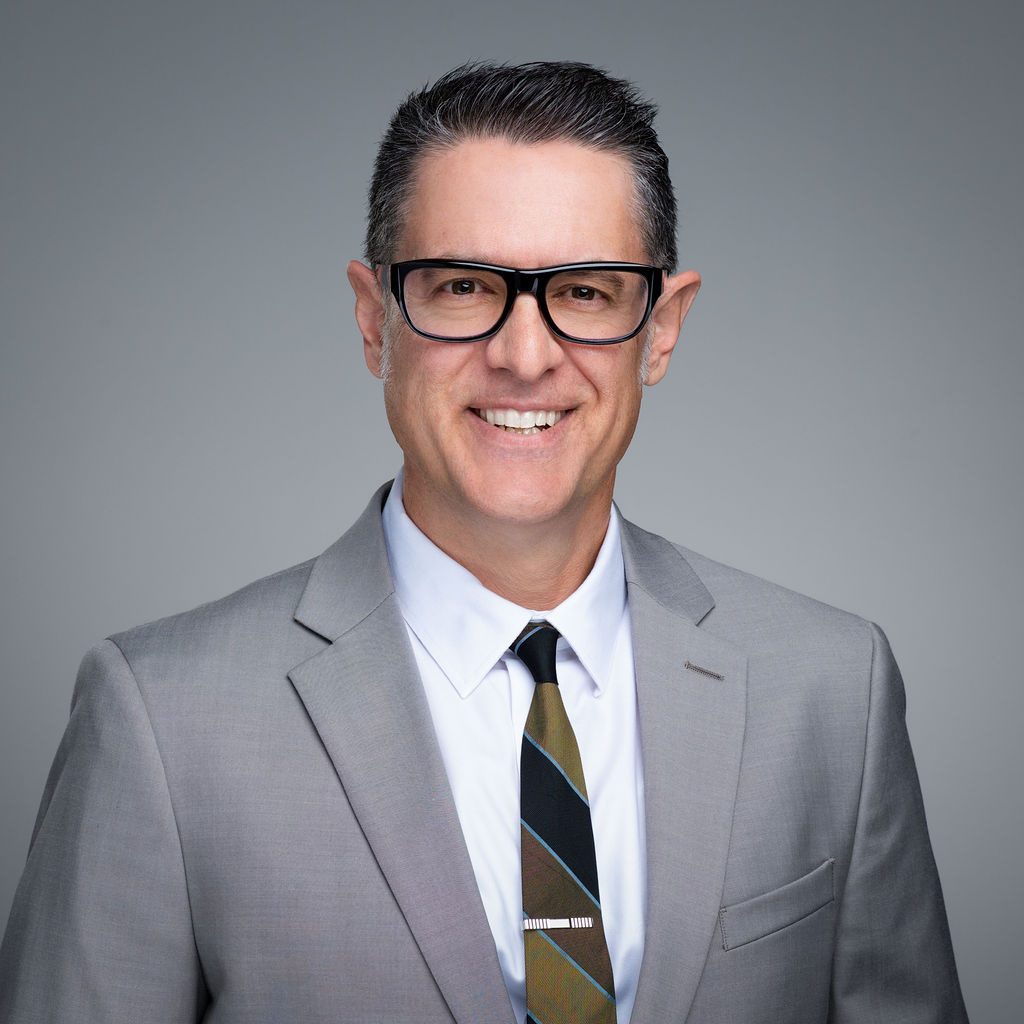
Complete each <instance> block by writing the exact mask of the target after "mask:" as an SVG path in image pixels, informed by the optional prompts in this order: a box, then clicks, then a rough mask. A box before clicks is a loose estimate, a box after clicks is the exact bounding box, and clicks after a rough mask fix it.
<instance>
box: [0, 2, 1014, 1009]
mask: <svg viewBox="0 0 1024 1024" xmlns="http://www.w3.org/2000/svg"><path fill="white" fill-rule="evenodd" d="M1022 42H1024V32H1022V16H1021V12H1020V7H1019V6H1015V5H1012V4H1010V3H1005V4H994V3H981V4H978V3H975V4H972V5H970V6H968V5H967V4H961V5H951V4H942V3H927V4H926V3H903V4H891V5H890V4H879V3H874V2H870V3H867V4H857V5H854V4H844V5H842V6H840V5H836V4H823V3H820V2H811V0H806V2H787V3H777V4H773V5H765V4H757V3H746V4H742V5H736V4H733V3H723V2H721V0H719V2H714V3H712V2H705V3H697V4H687V5H682V4H667V3H666V4H658V3H623V2H618V3H603V2H595V0H590V2H575V0H574V2H565V0H562V2H559V3H552V4H542V3H536V2H518V3H515V4H514V5H509V6H508V7H501V6H498V5H484V6H483V8H482V9H481V7H480V5H472V4H468V3H433V4H426V3H423V4H418V5H413V4H411V3H408V4H401V5H398V4H389V3H380V2H378V3H374V4H369V5H366V6H365V7H364V8H363V9H361V10H347V9H346V7H345V5H341V4H327V3H324V4H317V3H294V2H293V3H288V4H285V3H281V4H276V5H269V4H262V3H259V4H256V3H250V4H244V5H242V4H225V3H203V4H199V3H181V2H178V3H174V4H161V5H156V4H148V3H146V4H139V3H123V4H103V3H90V4H81V3H68V2H64V3H55V4H45V5H44V4H34V3H33V4H29V3H13V4H12V3H4V4H3V7H2V9H0V119H2V120H0V145H2V149H3V153H2V162H0V175H2V179H0V184H2V190H0V203H2V206H0V233H2V252H0V260H2V265H0V317H2V320H0V356H2V374H0V487H2V490H0V509H2V513H0V514H2V529H0V573H2V580H3V585H2V588H0V601H2V606H0V612H2V614H0V651H2V679H0V711H2V715H0V821H2V835H0V921H5V920H6V912H7V908H8V907H9V906H10V901H11V899H12V897H13V892H14V887H15V885H16V883H17V879H18V877H19V874H20V871H21V866H22V864H23V861H24V857H25V852H26V849H27V844H28V839H29V834H30V831H31V827H32V822H33V819H34V815H35V811H36V807H37V804H38V801H39V797H40V794H41V792H42V788H43V783H44V781H45V778H46V773H47V769H48V767H49V764H50V761H51V759H52V757H53V754H54V752H55V750H56V747H57V743H58V741H59V738H60V735H61V732H62V730H63V727H64V724H65V722H66V718H67V711H68V702H69V698H70V695H71V688H72V684H73V680H74V675H75V670H76V668H77V666H78V662H79V659H80V658H81V656H82V654H83V653H84V651H85V650H86V649H87V648H88V647H89V646H91V645H92V644H93V643H95V642H96V641H97V640H99V639H100V638H102V637H104V636H106V635H107V634H109V633H111V632H114V631H116V630H121V629H125V628H127V627H129V626H131V625H134V624H136V623H139V622H143V621H147V620H150V619H154V618H157V617H159V616H162V615H167V614H170V613H172V612H175V611H178V610H181V609H184V608H187V607H191V606H193V605H195V604H198V603H200V602H202V601H205V600H208V599H211V598H214V597H217V596H220V595H222V594H225V593H227V592H229V591H231V590H234V589H235V588H237V587H239V586H241V585H242V584H244V583H246V582H247V581H249V580H251V579H254V578H256V577H258V576H261V575H264V574H266V573H270V572H272V571H275V570H277V569H280V568H283V567H285V566H287V565H290V564H293V563H295V562H298V561H301V560H303V559H305V558H308V557H310V556H312V555H315V554H317V553H319V552H320V551H321V550H322V549H323V548H325V547H326V546H327V545H328V544H329V543H330V542H331V541H332V540H334V538H335V537H336V536H337V535H339V534H340V533H341V532H342V531H343V530H344V529H345V528H347V526H348V525H349V523H350V522H351V521H352V519H353V518H354V517H355V516H356V515H357V513H358V512H359V511H360V510H361V509H362V508H363V506H364V504H365V502H366V500H367V499H368V497H369V495H370V493H371V491H372V489H373V488H374V487H375V486H376V485H377V484H379V483H380V482H381V481H382V480H384V479H385V478H386V477H387V476H388V475H390V474H392V473H393V472H394V470H395V469H396V468H397V466H398V464H399V453H398V450H397V448H396V447H395V445H394V443H393V441H392V438H391V435H390V433H389V432H388V429H387V424H386V421H385V418H384V413H383V409H382V403H381V397H380V388H379V384H378V383H377V382H376V381H375V380H373V379H372V378H371V377H370V376H369V375H368V374H367V372H366V370H365V368H364V365H363V361H362V355H361V349H360V343H359V338H358V335H357V332H356V330H355V328H354V324H353V320H352V313H351V306H352V298H351V295H350V292H349V290H348V285H347V283H346V281H345V278H344V272H343V271H344V264H345V261H346V260H347V258H348V257H350V256H352V255H357V254H358V253H359V252H360V251H361V241H362V230H363V197H364V194H365V187H366V182H367V179H368V175H369V170H370V164H371V159H372V155H373V152H374V148H375V145H376V143H377V141H378V139H379V136H380V133H381V132H382V130H383V128H384V125H385V123H386V119H387V118H388V116H389V115H390V113H391V111H392V110H393V108H394V106H395V105H396V104H397V103H398V102H399V101H400V100H401V98H402V97H403V96H404V95H405V94H406V93H407V92H408V91H409V90H411V89H413V88H415V87H418V86H419V85H420V84H422V83H423V82H425V81H427V80H428V79H432V78H434V77H436V76H437V75H438V74H439V73H440V72H441V71H443V70H445V69H447V68H448V67H450V66H451V65H453V64H456V63H460V62H461V61H463V60H465V59H467V58H470V57H491V58H498V59H506V60H529V59H538V58H574V59H581V60H587V61H591V62H593V63H597V64H599V65H602V66H605V67H607V68H608V69H609V70H611V71H612V72H613V73H615V74H618V75H621V76H625V77H628V78H631V79H633V80H635V81H636V82H637V83H638V84H639V85H640V86H641V87H642V88H643V89H644V90H645V91H646V92H648V93H649V94H650V95H651V96H653V97H654V98H655V99H656V100H658V101H659V102H660V104H661V106H662V112H661V115H660V117H659V121H658V126H659V129H660V133H661V137H662V140H663V143H664V145H665V148H666V150H667V151H668V153H669V156H670V159H671V165H672V170H673V177H674V180H675V183H676V188H677V191H678V193H679V197H680V212H681V235H680V239H681V254H682V262H683V264H684V265H686V266H693V267H696V268H697V269H699V270H700V271H702V272H703V274H704V276H705V285H704V289H703V290H702V292H701V294H700V297H699V298H698V300H697V304H696V306H695V308H694V311H693V313H692V314H691V319H690V320H689V321H688V323H687V326H686V329H685V331H684V335H683V340H682V342H681V345H680V347H679V349H678V350H677V353H676V356H675V360H674V362H673V366H672V370H671V372H670V374H669V377H668V379H667V380H666V381H665V382H664V383H663V384H662V385H660V386H659V387H657V388H655V389H652V390H651V391H649V392H648V394H647V398H646V404H645V406H644V412H643V416H642V418H641V423H640V428H639V430H638V434H637V437H636V439H635V440H634V444H633V448H632V450H631V451H630V453H629V454H628V455H627V457H626V459H625V461H624V463H623V465H622V468H621V472H620V478H619V487H618V501H619V504H620V507H621V508H622V509H623V511H624V512H625V513H626V514H627V515H628V516H629V517H631V518H633V519H636V520H638V521H639V522H640V523H642V524H643V525H645V526H647V527H648V528H650V529H653V530H656V531H658V532H660V533H663V534H666V535H668V536H669V537H671V538H673V539H674V540H678V541H680V542H682V543H684V544H687V545H689V546H690V547H692V548H695V549H697V550H699V551H701V552H703V553H705V554H707V555H710V556H712V557H714V558H718V559H720V560H721V561H724V562H727V563H730V564H733V565H737V566H740V567H741V568H744V569H747V570H749V571H751V572H754V573H756V574H758V575H760V576H765V577H768V578H769V579H772V580H775V581H778V582H780V583H783V584H785V585H787V586H789V587H792V588H794V589H796V590H799V591H802V592H804V593H807V594H811V595H813V596H814V597H817V598H819V599H821V600H823V601H827V602H829V603H830V604H835V605H839V606H840V607H843V608H847V609H850V610H852V611H855V612H857V613H859V614H862V615H864V616H867V617H869V618H871V619H874V620H875V621H877V622H879V623H880V624H881V625H882V627H883V628H884V629H885V630H886V632H887V634H888V636H889V638H890V640H891V642H892V646H893V649H894V651H895V653H896V657H897V660H898V661H899V663H900V666H901V668H902V670H903V675H904V678H905V681H906V685H907V691H908V698H909V711H908V717H909V724H910V730H911V737H912V739H913V742H914V747H915V750H916V753H917V759H918V765H919V770H920V774H921V779H922V785H923V789H924V796H925V802H926V805H927V810H928V815H929V821H930V825H931V833H932V840H933V844H934V848H935V854H936V858H937V860H938V864H939V869H940V873H941V875H942V879H943V883H944V887H945V893H946V900H947V906H948V911H949V917H950V923H951V927H952V931H953V938H954V944H955V947H956V952H957V958H958V962H959V965H960V971H961V978H962V983H963V987H964V992H965V996H966V999H967V1003H968V1008H969V1009H970V1011H971V1012H972V1015H973V1020H974V1022H975V1024H986V1022H992V1024H995V1022H1001V1021H1005V1020H1007V1019H1009V1016H1010V1013H1009V1007H1010V1006H1011V1005H1013V1003H1012V1002H1011V997H1010V991H1011V988H1010V987H1011V985H1012V984H1013V983H1014V982H1015V981H1016V976H1017V975H1019V966H1018V961H1019V956H1020V950H1021V946H1022V938H1024V936H1022V934H1021V921H1022V919H1024V906H1022V899H1021V893H1022V884H1021V879H1020V860H1021V850H1022V849H1024V844H1022V840H1024V835H1022V806H1021V796H1020V792H1021V774H1022V771H1021V769H1022V758H1021V755H1020V752H1019V741H1018V733H1019V730H1020V727H1021V725H1022V722H1024V715H1022V711H1024V697H1022V687H1021V685H1020V683H1021V669H1020V661H1019V656H1018V648H1019V643H1020V635H1021V630H1022V621H1024V602H1022V597H1021V594H1022V588H1021V580H1022V573H1024V564H1022V563H1024V557H1022V543H1021V538H1020V532H1021V508H1022V504H1024V502H1022V498H1024V495H1022V490H1024V483H1022V474H1021V452H1022V449H1024V417H1022V404H1024V403H1022V398H1024V396H1022V390H1024V387H1022V382H1024V349H1022V345H1021V331H1020V326H1019V311H1020V294H1021V281H1022V279H1024V259H1022V242H1021V239H1022V233H1024V223H1022V220H1024V216H1022V210H1024V207H1022V201H1021V197H1020V182H1021V178H1022V160H1021V157H1022V148H1024V146H1022V135H1021V117H1020V107H1021V98H1022V95H1024V75H1022V71H1021V59H1020V53H1021V45H1022ZM1016 1001H1017V1002H1019V999H1018V1000H1016Z"/></svg>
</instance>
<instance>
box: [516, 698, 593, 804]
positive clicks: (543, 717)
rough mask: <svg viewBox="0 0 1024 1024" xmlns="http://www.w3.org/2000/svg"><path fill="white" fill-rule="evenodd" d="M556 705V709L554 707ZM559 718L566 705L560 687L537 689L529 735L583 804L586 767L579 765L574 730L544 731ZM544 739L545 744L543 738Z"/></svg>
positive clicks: (585, 793)
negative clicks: (578, 795) (546, 726)
mask: <svg viewBox="0 0 1024 1024" xmlns="http://www.w3.org/2000/svg"><path fill="white" fill-rule="evenodd" d="M556 702H557V707H556V706H555V705H556ZM556 716H558V717H560V718H563V719H564V718H565V705H564V704H563V703H562V695H561V693H560V692H559V690H558V685H557V683H556V684H555V685H554V686H547V685H544V686H538V687H537V689H536V690H535V691H534V696H533V703H532V704H531V705H530V714H529V716H528V717H527V719H526V733H527V735H528V736H529V737H530V739H531V740H532V741H533V743H534V744H535V745H536V746H537V747H538V748H539V749H540V750H542V751H543V752H544V753H545V754H547V755H548V757H550V758H551V760H552V761H553V762H554V763H555V764H556V765H557V766H558V768H559V769H561V771H562V772H563V773H564V774H565V777H566V778H567V779H568V780H569V781H570V782H571V783H572V784H573V786H575V787H576V790H577V792H578V793H579V794H580V796H581V797H582V798H583V799H584V800H589V798H588V797H587V781H586V779H584V778H583V764H582V762H581V761H580V751H579V747H578V746H577V745H576V737H575V736H573V734H572V731H571V729H569V730H566V731H564V732H562V731H556V730H553V729H551V728H547V729H545V727H544V723H545V722H551V721H555V720H556ZM542 737H543V741H542V739H541V738H542Z"/></svg>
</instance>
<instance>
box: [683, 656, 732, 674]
mask: <svg viewBox="0 0 1024 1024" xmlns="http://www.w3.org/2000/svg"><path fill="white" fill-rule="evenodd" d="M683 664H684V667H685V668H688V669H689V670H690V671H691V672H699V673H700V674H701V675H702V676H710V677H711V678H712V679H724V678H725V676H723V675H722V674H721V673H720V672H712V671H711V669H709V668H702V667H701V666H700V665H694V663H693V662H692V661H690V659H689V658H687V659H686V661H685V662H684V663H683Z"/></svg>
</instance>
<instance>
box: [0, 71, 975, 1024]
mask: <svg viewBox="0 0 1024 1024" xmlns="http://www.w3.org/2000/svg"><path fill="white" fill-rule="evenodd" d="M653 114H654V109H653V107H652V106H650V105H649V104H647V103H645V102H644V101H643V100H642V99H641V98H640V97H639V95H638V94H637V93H636V91H635V90H634V89H633V88H632V87H631V86H629V85H628V84H626V83H624V82H619V81H616V80H614V79H611V78H609V77H607V76H606V75H604V74H603V73H602V72H599V71H597V70H595V69H593V68H590V67H587V66H585V65H579V64H532V65H524V66H521V67H505V66H491V65H471V66H466V67H464V68H460V69H457V70H456V71H454V72H451V73H450V74H448V75H446V76H444V77H443V78H442V79H441V80H439V81H438V82H437V83H436V84H435V85H434V86H433V87H431V88H429V89H426V90H424V91H422V92H420V93H418V94H415V95H413V96H411V97H410V98H409V99H408V100H407V101H406V102H405V103H404V104H403V105H402V106H401V107H400V109H399V111H398V112H397V113H396V115H395V117H394V119H393V121H392V123H391V126H390V128H389V131H388V133H387V135H386V136H385V139H384V141H383V143H382V145H381V149H380V152H379V154H378V159H377V164H376V168H375V173H374V178H373V184H372V187H371V192H370V217H369V231H368V245H367V255H368V257H369V263H370V265H369V266H367V265H364V264H362V263H359V262H353V263H351V264H350V266H349V271H348V273H349V280H350V282H351V284H352V287H353V289H354V291H355V295H356V318H357V321H358V324H359V328H360V331H361V334H362V337H363V344H364V351H365V357H366V362H367V365H368V366H369V368H370V370H371V371H372V372H373V373H374V374H376V375H377V376H379V377H381V378H383V380H384V399H385V404H386V407H387V413H388V418H389V422H390V424H391V427H392V429H393V431H394V434H395V437H396V438H397V440H398V442H399V444H400V446H401V448H402V451H403V454H404V462H403V467H402V472H401V473H400V474H399V476H398V478H397V479H396V480H395V481H394V482H393V484H390V485H385V486H384V487H383V488H381V490H380V491H378V492H377V494H375V495H374V496H373V498H372V499H371V501H370V504H369V506H368V507H367V509H366V512H365V513H364V514H363V516H362V517H361V518H360V519H359V521H358V522H357V523H356V524H355V525H354V526H353V527H352V528H351V529H350V530H349V531H348V532H347V533H346V534H345V535H344V536H343V537H342V538H341V539H340V540H338V541H337V542H336V543H335V544H334V545H332V546H331V547H330V548H329V549H328V550H327V551H326V552H324V554H322V555H321V556H320V557H319V558H316V559H313V560H311V561H309V562H305V563H303V564H301V565H299V566H295V567H293V568H291V569H286V570H284V571H283V572H281V573H278V574H276V575H274V576H271V577H268V578H266V579H263V580H259V581H257V582H255V583H253V584H251V585H250V586H248V587H246V588H244V589H243V590H241V591H239V592H237V593H235V594H232V595H230V596H228V597H226V598H223V599H221V600H219V601H215V602H212V603H210V604H206V605H203V606H201V607H199V608H196V609H193V610H192V611H189V612H185V613H183V614H181V615H176V616H173V617H171V618H168V619H164V620H161V621H159V622H154V623H150V624H148V625H144V626H140V627H138V628H136V629H133V630H129V631H128V632H126V633H122V634H118V635H116V636H113V637H111V638H109V639H107V640H105V641H103V642H102V643H101V644H99V645H98V646H97V647H95V648H93V650H91V651H90V652H89V653H88V654H87V655H86V657H85V659H84V661H83V663H82V667H81V670H80V673H79V678H78V682H77V685H76V688H75V695H74V699H73V705H72V713H71V721H70V724H69V726H68V730H67V733H66V735H65V737H64V740H63V742H62V744H61V747H60V750H59V751H58V754H57V758H56V761H55V763H54V767H53V770H52V772H51V774H50V777H49V779H48V781H47V785H46V790H45V793H44V796H43V801H42V806H41V808H40V812H39V817H38V820H37V824H36V828H35V831H34V834H33V837H32V845H31V850H30V853H29V857H28V863H27V866H26V870H25V875H24V878H23V880H22V884H21V886H20V888H19V890H18V893H17V896H16V898H15V903H14V908H13V910H12V914H11V920H10V924H9V926H8V930H7V934H6V938H5V941H4V946H3V950H2V955H0V986H2V995H0V1019H2V1020H3V1021H5V1022H7V1021H10V1022H27V1021H44V1020H45V1021H57V1020H76V1021H113V1020H118V1021H122V1020H123V1021H147V1022H155V1021H168V1022H172V1021H173V1022H185V1021H196V1020H209V1021H218V1022H227V1021H231V1022H236V1021H237V1022H241V1021H246V1022H257V1021H267V1022H270V1021H275V1022H280V1021H303V1022H311V1021H342V1020H350V1021H371V1020H372V1021H381V1022H405V1021H417V1022H424V1021H438V1022H440V1021H451V1020H453V1019H454V1020H456V1021H459V1022H461V1024H481V1022H489V1021H495V1022H498V1021H500V1022H511V1021H513V1020H517V1021H522V1020H524V1019H528V1020H532V1021H535V1022H539V1024H554V1022H563V1021H572V1022H576V1021H602V1022H611V1021H616V1020H617V1021H619V1022H622V1024H624V1022H626V1021H630V1020H632V1021H635V1022H655V1024H663V1022H670V1021H679V1022H681V1021H684V1020H688V1021H691V1022H701V1024H740V1022H743V1024H751V1022H760V1021H764V1022H772V1024H780V1022H793V1024H796V1022H800V1024H809V1022H813V1021H821V1022H825V1021H830V1022H835V1024H839V1022H850V1024H853V1022H865V1024H866V1022H872V1024H877V1022H883V1021H884V1022H891V1021H897V1020H898V1021H902V1022H915V1024H924V1022H936V1024H937V1022H940V1021H941V1022H944V1024H949V1022H959V1021H966V1014H965V1011H964V1008H963V1004H962V1000H961V997H960V992H959V986H958V983H957V978H956V971H955V967H954V963H953V956H952V950H951V946H950V941H949V935H948V930H947V926H946V921H945V914H944V910H943V904H942V897H941V892H940V888H939V882H938V878H937V875H936V870H935V865H934V861H933V859H932V854H931V850H930V846H929V841H928V836H927V831H926V827H925V820H924V813H923V808H922V803H921V797H920V792H919V788H918V783H917V779H916V775H915V771H914V765H913V760H912V756H911V752H910V747H909V743H908V739H907V734H906V729H905V726H904V719H903V707H904V704H903V701H904V698H903V688H902V682H901V679H900V675H899V672H898V669H897V667H896V664H895V662H894V660H893V656H892V653H891V651H890V648H889V644H888V642H887V640H886V637H885V635H884V634H883V633H882V631H881V630H880V629H879V628H878V627H877V626H876V625H875V624H874V623H871V622H868V621H865V620H863V619H861V618H858V617H857V616H854V615H851V614H849V613H846V612H843V611H839V610H837V609H835V608H831V607H828V606H826V605H823V604H820V603H818V602H816V601H813V600H812V599H810V598H807V597H803V596H801V595H798V594H795V593H793V592H791V591H788V590H785V589H783V588H781V587H778V586H775V585H773V584H770V583H767V582H765V581H763V580H759V579H756V578H754V577H751V576H748V575H745V574H744V573H741V572H739V571H737V570H735V569H731V568H728V567H726V566H724V565H721V564H718V563H715V562H713V561H710V560H709V559H707V558H704V557H702V556H700V555H698V554H696V553H695V552H692V551H689V550H687V549H685V548H680V547H678V546H676V545H673V544H671V543H669V542H668V541H666V540H663V539H661V538H660V537H656V536H653V535H652V534H649V533H646V532H644V531H643V530H641V529H640V528H639V527H637V526H634V525H633V524H631V523H629V522H627V521H625V520H624V519H622V518H621V517H620V516H619V514H618V512H617V510H616V509H615V507H614V506H613V504H612V492H613V485H614V480H615V469H616V466H617V464H618V462H619V460H620V458H621V457H622V455H623V453H624V452H625V450H626V448H627V446H628V444H629V442H630V439H631V437H632V434H633V430H634V427H635V425H636V421H637V416H638V414H639V409H640V398H641V390H642V384H646V385H654V384H657V383H658V381H660V380H661V378H662V377H663V376H664V375H665V372H666V370H667V368H668V363H669V360H670V358H671V355H672V352H673V350H674V347H675V345H676V342H677V338H678V335H679V331H680V328H681V326H682V323H683V320H684V317H685V316H686V313H687V311H688V309H689V307H690V304H691V303H692V301H693V299H694V297H695V295H696V293H697V290H698V287H699V284H700V279H699V277H698V275H697V274H696V273H694V272H692V271H686V272H682V273H675V272H674V269H675V263H676V252H675V241H674V238H675V203H674V199H673V194H672V187H671V184H670V182H669V179H668V173H667V160H666V158H665V155H664V153H663V152H662V150H661V148H660V146H659V145H658V142H657V138H656V136H655V134H654V132H653V129H652V128H651V122H652V119H653Z"/></svg>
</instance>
